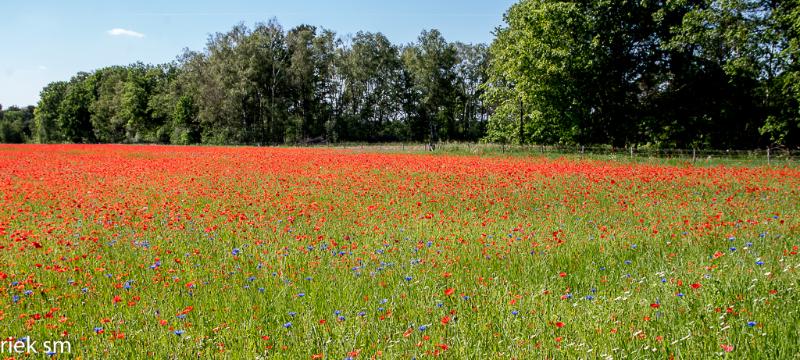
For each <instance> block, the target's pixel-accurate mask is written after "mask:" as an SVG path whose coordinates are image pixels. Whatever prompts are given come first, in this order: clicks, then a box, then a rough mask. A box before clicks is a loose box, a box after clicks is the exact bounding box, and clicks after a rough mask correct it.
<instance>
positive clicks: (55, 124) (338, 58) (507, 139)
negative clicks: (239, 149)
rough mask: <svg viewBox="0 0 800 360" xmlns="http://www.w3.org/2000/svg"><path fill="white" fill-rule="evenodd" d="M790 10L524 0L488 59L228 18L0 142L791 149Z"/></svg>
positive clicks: (65, 86) (79, 90)
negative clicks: (172, 54) (189, 47)
mask: <svg viewBox="0 0 800 360" xmlns="http://www.w3.org/2000/svg"><path fill="white" fill-rule="evenodd" d="M799 7H800V6H798V4H797V2H792V1H775V2H768V1H758V0H678V1H663V0H661V1H659V0H645V1H611V0H601V1H555V0H522V1H520V2H519V3H517V4H515V5H513V6H512V7H511V8H510V9H509V10H508V12H507V13H506V14H505V16H504V19H505V22H506V25H505V26H503V27H500V28H498V29H497V31H496V38H495V40H494V42H493V43H492V45H491V46H490V47H487V46H486V45H481V44H478V45H473V44H463V43H457V42H456V43H452V42H448V41H447V40H445V39H444V37H443V36H442V34H441V33H440V32H439V31H437V30H430V31H423V32H422V33H421V34H420V36H419V38H418V39H417V41H416V42H415V43H412V44H407V45H403V46H398V45H394V44H392V43H391V42H390V41H389V39H387V38H386V37H385V36H384V35H382V34H380V33H369V32H358V33H356V35H354V36H348V37H344V38H339V37H337V36H336V34H334V33H333V32H332V31H329V30H326V29H322V28H317V27H314V26H310V25H301V26H297V27H295V28H293V29H290V30H288V31H286V30H284V29H283V27H281V25H280V24H278V22H277V21H275V20H271V21H269V22H267V23H260V24H257V25H256V26H255V27H254V28H252V29H251V28H249V27H247V26H245V25H242V24H240V25H237V26H235V27H233V28H232V29H231V30H230V31H228V32H224V33H217V34H214V35H212V36H210V37H209V39H208V41H207V43H206V46H205V48H204V49H203V50H202V51H200V52H191V51H186V52H184V53H183V54H182V55H181V56H180V57H179V58H178V60H177V61H176V62H174V63H170V64H163V65H156V66H154V65H145V64H141V63H138V64H132V65H129V66H113V67H108V68H103V69H98V70H96V71H94V72H92V73H88V74H87V73H80V74H78V75H77V76H75V77H73V78H72V79H71V80H70V81H69V82H55V83H52V84H50V85H48V86H47V87H45V88H44V89H43V90H42V93H41V100H40V102H39V104H38V108H37V109H36V111H35V117H34V121H33V123H32V124H30V125H25V122H24V121H23V122H19V121H16V120H15V122H13V123H12V122H8V121H4V122H3V132H4V134H6V135H4V136H5V138H4V139H8V140H4V141H36V142H41V143H48V142H63V141H67V142H102V143H122V142H129V143H134V142H146V143H174V144H196V143H205V144H257V145H264V144H284V143H319V142H339V141H367V142H385V141H417V142H422V141H426V142H431V143H435V142H437V141H475V140H478V139H482V140H483V141H487V142H502V143H518V144H526V143H540V144H561V145H570V144H585V145H591V144H604V145H611V146H613V147H622V146H639V145H643V146H650V147H678V148H689V147H707V148H752V147H764V146H789V147H795V146H798V145H800V86H798V85H797V84H800V67H798V65H797V59H798V57H800V40H798V39H800V37H798V34H800V20H799V19H800V10H798V8H799Z"/></svg>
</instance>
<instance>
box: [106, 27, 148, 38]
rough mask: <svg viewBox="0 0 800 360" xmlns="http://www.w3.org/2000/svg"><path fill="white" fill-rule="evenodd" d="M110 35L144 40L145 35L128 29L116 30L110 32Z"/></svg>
mask: <svg viewBox="0 0 800 360" xmlns="http://www.w3.org/2000/svg"><path fill="white" fill-rule="evenodd" d="M108 35H111V36H130V37H135V38H143V37H144V34H142V33H140V32H136V31H133V30H128V29H121V28H114V29H111V30H108Z"/></svg>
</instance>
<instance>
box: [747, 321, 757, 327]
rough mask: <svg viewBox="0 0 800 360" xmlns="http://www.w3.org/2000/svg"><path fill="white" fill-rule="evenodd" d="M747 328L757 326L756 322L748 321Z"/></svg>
mask: <svg viewBox="0 0 800 360" xmlns="http://www.w3.org/2000/svg"><path fill="white" fill-rule="evenodd" d="M747 326H749V327H753V326H756V322H755V321H748V322H747Z"/></svg>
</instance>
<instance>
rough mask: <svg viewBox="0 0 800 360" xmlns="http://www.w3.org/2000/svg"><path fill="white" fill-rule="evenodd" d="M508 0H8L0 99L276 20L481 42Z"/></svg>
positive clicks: (158, 57)
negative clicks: (240, 26) (239, 25)
mask: <svg viewBox="0 0 800 360" xmlns="http://www.w3.org/2000/svg"><path fill="white" fill-rule="evenodd" d="M514 2H515V0H405V1H384V0H369V1H368V0H339V1H336V0H328V1H326V0H289V1H287V0H282V1H278V0H262V1H256V0H250V1H248V0H226V1H209V0H174V1H172V0H159V1H155V0H127V1H116V0H107V1H99V0H97V1H89V0H70V1H65V0H10V1H8V2H5V3H4V4H3V5H2V13H3V16H2V18H3V20H2V21H0V41H2V53H0V104H3V106H4V107H8V106H10V105H29V104H35V103H36V102H37V101H38V99H39V91H40V90H41V89H42V87H43V86H44V85H46V84H47V83H49V82H51V81H56V80H67V79H69V78H70V77H71V76H72V75H73V74H75V73H77V72H78V71H91V70H93V69H97V68H100V67H103V66H108V65H119V64H130V63H133V62H136V61H142V62H145V63H161V62H167V61H171V60H174V59H175V57H176V56H177V55H178V54H179V53H181V51H182V49H183V48H189V49H192V50H200V49H202V48H203V45H204V44H205V41H206V39H207V38H208V36H209V35H210V34H213V33H216V32H221V31H227V30H229V29H230V28H231V27H232V26H233V25H235V24H237V23H239V22H244V23H245V24H248V25H251V26H252V25H253V24H254V23H256V22H259V21H267V20H269V19H270V18H273V17H275V18H277V19H278V21H279V22H280V23H281V24H282V25H283V26H284V27H285V28H287V29H288V28H291V27H293V26H295V25H299V24H304V23H305V24H311V25H317V26H322V27H325V28H328V29H331V30H334V31H336V33H337V34H339V35H345V34H354V33H355V32H357V31H359V30H365V31H373V32H382V33H384V34H385V35H386V36H387V37H389V39H390V40H391V41H392V42H394V43H408V42H411V41H414V40H415V39H416V37H417V36H418V35H419V33H420V31H421V30H423V29H432V28H436V29H439V30H440V31H441V32H442V34H443V35H444V36H445V38H447V40H449V41H463V42H470V43H480V42H485V43H488V42H491V39H492V31H493V30H494V28H495V27H497V26H498V25H501V24H502V15H503V13H504V12H505V11H506V10H507V9H508V8H509V7H510V6H511V4H513V3H514Z"/></svg>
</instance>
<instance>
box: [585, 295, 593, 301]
mask: <svg viewBox="0 0 800 360" xmlns="http://www.w3.org/2000/svg"><path fill="white" fill-rule="evenodd" d="M586 300H589V301H591V300H594V296H592V295H586Z"/></svg>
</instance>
